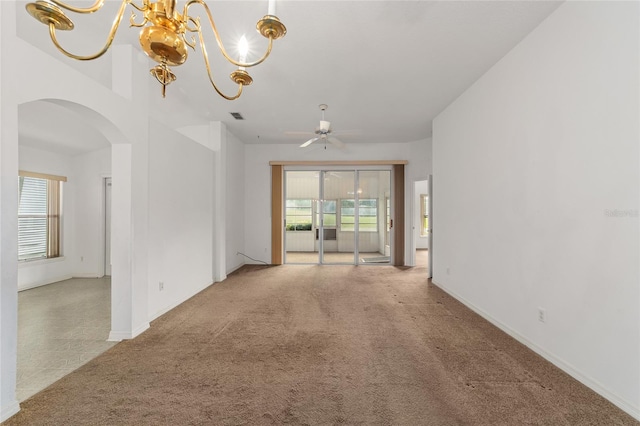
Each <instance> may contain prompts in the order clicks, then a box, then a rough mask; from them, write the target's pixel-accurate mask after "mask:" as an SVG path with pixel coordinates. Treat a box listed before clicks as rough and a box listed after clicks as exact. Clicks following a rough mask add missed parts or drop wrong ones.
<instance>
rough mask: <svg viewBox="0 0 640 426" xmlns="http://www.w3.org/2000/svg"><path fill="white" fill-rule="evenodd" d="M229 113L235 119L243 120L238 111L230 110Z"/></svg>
mask: <svg viewBox="0 0 640 426" xmlns="http://www.w3.org/2000/svg"><path fill="white" fill-rule="evenodd" d="M229 114H231V115H232V116H233V118H235V119H236V120H244V117H243V116H242V114H240V113H239V112H230V113H229Z"/></svg>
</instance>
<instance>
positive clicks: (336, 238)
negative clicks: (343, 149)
mask: <svg viewBox="0 0 640 426" xmlns="http://www.w3.org/2000/svg"><path fill="white" fill-rule="evenodd" d="M322 174H323V180H322V182H323V185H322V204H323V206H324V210H325V211H327V212H328V211H331V213H323V215H322V216H323V221H322V226H323V230H324V231H323V234H324V238H323V240H322V244H321V252H322V263H332V264H349V265H353V264H354V263H355V259H356V257H355V250H356V248H355V241H356V240H355V232H354V231H355V209H354V208H353V200H354V188H355V183H356V172H355V171H353V170H349V171H323V172H322Z"/></svg>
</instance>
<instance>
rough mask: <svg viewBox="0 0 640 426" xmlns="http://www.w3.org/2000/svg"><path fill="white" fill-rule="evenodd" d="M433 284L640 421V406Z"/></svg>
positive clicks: (442, 287) (467, 302)
mask: <svg viewBox="0 0 640 426" xmlns="http://www.w3.org/2000/svg"><path fill="white" fill-rule="evenodd" d="M431 282H432V283H433V284H434V285H436V286H437V287H438V288H440V289H442V290H443V291H444V292H446V293H447V294H449V295H450V296H452V297H453V298H454V299H456V300H458V301H459V302H461V303H462V304H463V305H465V306H466V307H468V308H469V309H471V310H472V311H474V312H475V313H477V314H478V315H480V316H481V317H482V318H484V319H486V320H487V321H489V322H490V323H491V324H493V325H495V326H496V327H498V328H499V329H500V330H502V331H504V332H505V333H507V334H508V335H509V336H511V337H513V338H514V339H516V340H517V341H518V342H520V343H522V344H523V345H525V346H526V347H528V348H529V349H531V350H532V351H534V352H535V353H537V354H538V355H540V356H541V357H543V358H544V359H546V360H547V361H549V362H550V363H552V364H553V365H555V366H556V367H558V368H559V369H561V370H562V371H564V372H565V373H567V374H568V375H570V376H571V377H573V378H574V379H576V380H577V381H579V382H580V383H582V384H583V385H585V386H587V387H588V388H590V389H591V390H593V391H594V392H596V393H598V394H600V395H601V396H602V397H603V398H606V399H607V400H609V402H611V403H612V404H614V405H615V406H617V407H618V408H620V409H621V410H622V411H624V412H626V413H627V414H629V415H630V416H631V417H633V418H635V419H636V420H640V406H637V405H634V404H632V403H631V402H630V401H627V400H625V399H624V398H621V397H619V396H618V395H616V394H615V393H613V392H611V391H610V390H608V389H607V388H606V387H605V386H603V385H602V384H601V383H599V382H598V381H597V380H594V379H592V378H590V377H589V376H588V375H586V374H584V373H582V372H581V371H579V370H578V369H576V368H575V367H573V366H572V365H571V364H569V363H568V362H566V361H564V360H563V359H561V358H558V357H557V356H555V355H554V354H552V353H549V352H547V351H545V350H544V349H542V348H541V347H539V346H538V345H536V344H535V343H533V342H531V341H530V340H529V339H527V338H526V337H525V336H523V335H521V334H520V333H518V332H517V331H515V330H513V329H512V328H510V327H509V326H507V325H506V324H504V323H502V322H500V321H498V320H496V319H495V318H493V317H492V316H491V315H489V314H488V313H486V312H485V311H483V310H482V309H480V308H479V307H477V306H475V305H474V304H473V303H470V302H469V301H468V300H466V299H465V298H464V297H461V296H460V295H458V294H456V293H455V292H454V291H452V290H450V289H448V288H446V287H445V286H443V285H442V284H439V283H437V282H435V281H431Z"/></svg>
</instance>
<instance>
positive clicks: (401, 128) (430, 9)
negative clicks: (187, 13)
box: [17, 1, 560, 144]
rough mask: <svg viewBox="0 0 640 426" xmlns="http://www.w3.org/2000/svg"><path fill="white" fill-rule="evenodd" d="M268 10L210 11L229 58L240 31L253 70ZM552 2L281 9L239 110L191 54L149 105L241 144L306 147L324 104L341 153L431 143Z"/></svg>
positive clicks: (40, 30)
mask: <svg viewBox="0 0 640 426" xmlns="http://www.w3.org/2000/svg"><path fill="white" fill-rule="evenodd" d="M75 3H78V2H75ZM79 3H80V4H82V3H84V4H87V3H86V2H79ZM266 3H267V2H266V1H262V2H249V1H210V2H209V4H210V6H211V9H212V11H213V14H214V17H215V19H216V21H217V24H218V26H219V30H220V32H221V34H222V35H223V38H224V39H225V41H226V43H227V44H228V46H229V50H230V51H235V48H234V47H235V46H234V45H235V42H236V40H238V39H239V37H240V36H241V35H242V34H243V33H246V34H247V37H248V38H249V41H250V44H251V49H252V56H250V57H249V60H251V59H252V58H254V59H255V58H257V56H258V54H260V53H261V52H262V50H263V49H264V47H265V45H266V42H265V40H264V39H262V38H261V37H260V36H259V35H258V34H257V33H256V32H255V29H254V26H255V22H256V21H257V20H258V19H259V18H260V17H262V15H264V14H265V13H266ZM182 4H183V2H182V1H179V5H182ZM559 4H560V3H559V2H545V1H488V2H485V1H469V2H464V1H437V2H435V1H434V2H432V1H280V2H278V5H277V15H278V16H279V17H280V19H281V20H282V22H283V23H284V24H285V25H286V26H287V30H288V32H287V35H286V37H284V38H283V39H281V40H277V41H276V42H275V44H274V49H273V53H272V55H271V57H270V58H269V59H267V61H266V62H265V63H263V64H262V65H259V66H258V67H256V68H252V69H250V70H249V71H250V72H251V75H252V76H253V78H254V84H253V85H251V86H249V87H247V88H245V91H244V94H243V95H242V97H241V98H240V99H239V100H236V101H231V102H230V101H225V100H223V99H222V98H220V97H219V96H218V95H217V94H215V92H214V91H213V89H212V88H211V87H210V84H209V82H208V79H207V78H206V74H205V71H204V67H203V65H202V58H201V56H202V55H201V53H200V52H199V51H196V52H191V53H190V57H189V60H188V61H187V63H186V64H184V65H182V66H180V67H175V69H174V72H175V73H176V75H177V77H178V80H177V81H176V82H175V83H173V84H172V85H171V86H169V87H168V88H167V97H166V98H165V99H162V98H161V97H160V87H159V86H157V84H156V83H155V82H154V81H151V77H149V78H150V84H152V86H151V88H150V89H151V93H150V96H151V101H150V104H151V105H152V108H156V109H157V111H158V116H160V117H162V119H163V121H165V123H166V124H168V125H170V126H173V127H175V128H180V127H182V126H187V125H195V124H200V123H204V122H206V121H207V120H210V121H223V122H225V123H226V124H227V125H228V127H229V129H230V130H231V131H232V132H233V133H234V134H235V135H236V136H238V137H239V138H240V139H241V140H242V141H244V142H245V143H291V144H300V143H302V142H304V141H305V140H306V139H308V137H306V136H304V135H302V134H300V133H296V132H305V131H306V132H311V131H313V130H314V129H315V128H316V127H317V126H318V121H319V119H320V111H319V109H318V105H319V104H321V103H325V104H328V105H329V109H328V110H327V111H326V119H327V120H328V121H331V123H332V127H333V129H334V131H336V132H341V131H343V132H346V133H345V134H343V135H342V136H340V138H341V139H343V140H344V141H345V142H346V143H358V142H369V143H371V142H373V143H376V142H408V141H414V140H419V139H424V138H426V137H429V136H430V135H431V121H432V120H433V118H434V117H436V116H437V115H438V114H439V113H440V112H441V111H442V110H443V109H444V108H445V107H446V106H447V105H449V104H450V103H451V102H452V101H454V100H455V99H456V98H457V97H458V96H459V95H460V94H461V93H462V92H463V91H464V90H465V89H466V88H468V87H469V86H470V85H471V84H472V83H473V82H474V81H476V80H477V79H478V78H479V77H480V76H481V75H482V74H483V73H485V72H486V71H487V70H488V69H489V68H490V67H491V66H492V65H493V64H495V63H496V62H497V61H499V60H500V58H502V57H503V56H504V55H505V54H506V53H507V52H508V51H509V50H511V49H512V48H513V47H514V46H515V45H516V44H517V43H518V42H520V41H521V40H522V39H523V38H524V37H525V36H526V35H527V34H528V33H529V32H530V31H531V30H533V29H534V28H535V27H536V26H538V25H539V24H540V22H541V21H542V20H544V18H546V17H547V16H548V15H549V14H550V13H551V12H553V10H555V8H557V7H558V5H559ZM115 8H117V2H108V4H107V6H106V7H105V9H108V10H104V11H100V12H98V13H96V14H93V15H92V16H91V19H93V20H94V21H92V22H91V24H89V25H85V27H88V28H89V29H88V30H87V29H86V28H85V29H83V26H82V25H81V24H82V20H84V19H86V18H87V17H85V16H82V17H79V18H76V19H75V21H76V26H77V29H76V31H74V32H72V33H70V34H69V38H67V39H64V40H63V42H65V43H69V44H68V45H69V46H71V47H73V48H75V47H76V46H78V48H79V49H83V53H86V52H87V49H88V50H97V48H93V49H92V48H88V47H87V46H88V45H91V44H92V40H95V42H93V45H95V46H100V45H101V43H102V42H103V40H104V38H105V34H106V27H105V25H108V24H109V23H110V22H111V20H112V18H111V16H113V12H112V11H113V10H115ZM18 9H19V10H18V15H19V16H18V17H17V18H18V20H19V21H21V22H22V24H21V26H20V28H21V30H20V33H19V35H20V36H21V37H23V38H25V39H27V40H28V41H29V42H31V43H33V44H36V45H38V46H42V48H43V49H45V50H47V51H51V52H54V51H53V49H52V48H51V47H50V46H48V44H50V41H49V39H48V36H47V34H46V28H44V27H42V26H41V25H40V24H38V23H37V22H35V21H33V22H31V18H30V17H28V16H27V17H26V19H25V16H24V15H26V13H22V10H21V8H20V7H19V8H18ZM195 9H196V8H195V7H194V8H193V9H192V10H195ZM70 15H71V14H70ZM107 15H109V16H108V17H107ZM128 15H129V13H128V12H127V15H126V17H125V20H127V19H128ZM96 17H98V18H96ZM96 19H97V21H96ZM96 22H97V23H96ZM83 31H84V32H83ZM74 33H75V34H74ZM80 34H83V36H82V37H80V36H79V35H80ZM136 34H137V31H136V30H134V29H128V28H127V27H126V25H123V27H122V28H121V29H120V31H119V33H118V37H117V38H116V43H132V44H135V45H136V49H138V48H139V47H138V46H137V40H136ZM74 43H75V45H74ZM208 47H209V56H210V57H212V58H215V59H214V61H213V66H214V74H215V77H216V80H217V81H219V82H220V83H221V85H222V86H223V88H224V90H225V91H227V92H233V87H232V86H233V85H232V84H231V83H230V81H229V79H228V74H229V73H230V72H231V71H232V70H233V68H231V67H229V66H227V65H226V64H225V63H224V62H223V61H220V60H219V59H218V57H219V55H218V52H217V50H216V47H215V43H214V42H213V41H211V42H210V43H209V46H208ZM54 54H55V53H54ZM73 66H74V67H75V68H76V69H80V70H83V69H84V70H86V71H85V72H87V73H89V74H91V73H94V74H95V75H97V77H96V78H98V79H102V80H105V81H106V84H108V80H109V79H110V75H109V74H108V72H107V71H105V68H106V67H104V66H102V67H100V66H96V65H87V63H85V62H82V63H80V62H76V63H74V64H73ZM151 66H153V63H151V62H149V68H150V67H151ZM83 67H84V68H83ZM91 67H93V68H91ZM230 112H240V113H242V115H243V116H244V118H245V120H244V121H236V120H234V119H233V118H232V117H231V115H230V114H229V113H230ZM21 115H23V114H21ZM21 119H24V120H25V121H24V123H25V126H28V124H29V123H28V118H27V117H26V116H24V115H23V117H21ZM292 133H293V134H292Z"/></svg>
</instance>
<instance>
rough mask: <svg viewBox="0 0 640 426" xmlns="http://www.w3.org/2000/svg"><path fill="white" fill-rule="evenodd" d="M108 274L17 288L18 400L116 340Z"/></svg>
mask: <svg viewBox="0 0 640 426" xmlns="http://www.w3.org/2000/svg"><path fill="white" fill-rule="evenodd" d="M110 329H111V279H110V278H109V277H105V278H73V279H70V280H66V281H61V282H58V283H54V284H49V285H46V286H42V287H38V288H34V289H30V290H25V291H21V292H19V293H18V378H17V379H18V380H17V397H18V401H24V400H25V399H27V398H29V397H30V396H32V395H35V394H36V393H37V392H39V391H41V390H42V389H44V388H46V387H47V386H49V385H50V384H52V383H54V382H55V381H57V380H58V379H60V378H62V377H63V376H65V375H67V374H69V373H71V372H72V371H73V370H75V369H77V368H78V367H80V366H81V365H83V364H85V363H86V362H88V361H90V360H91V359H93V358H95V357H96V356H98V355H99V354H101V353H102V352H104V351H106V350H107V349H109V348H110V347H112V346H113V345H115V344H116V342H107V338H108V337H109V331H110Z"/></svg>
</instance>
